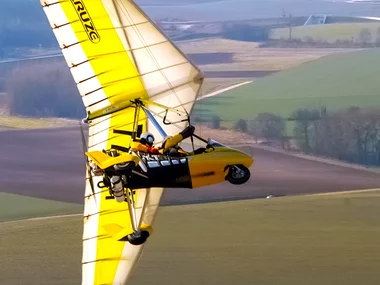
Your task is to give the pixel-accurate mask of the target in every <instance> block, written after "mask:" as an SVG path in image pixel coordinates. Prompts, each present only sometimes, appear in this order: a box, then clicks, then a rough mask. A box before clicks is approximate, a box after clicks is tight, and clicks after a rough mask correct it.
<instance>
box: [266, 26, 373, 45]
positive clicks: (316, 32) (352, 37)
mask: <svg viewBox="0 0 380 285" xmlns="http://www.w3.org/2000/svg"><path fill="white" fill-rule="evenodd" d="M379 28H380V23H376V22H375V23H337V24H326V25H311V26H298V27H293V29H292V38H293V39H300V40H302V41H307V40H308V38H309V39H312V40H314V41H322V42H329V43H335V42H336V41H337V40H340V41H342V40H346V41H354V42H358V43H360V42H361V41H362V39H361V36H360V32H361V31H362V30H363V29H368V31H369V32H370V36H369V37H368V42H376V41H378V40H380V38H378V37H380V34H379V36H378V29H379ZM270 37H271V38H272V39H285V40H286V39H288V38H289V29H288V28H281V29H274V30H272V32H271V36H270Z"/></svg>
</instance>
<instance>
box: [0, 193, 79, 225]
mask: <svg viewBox="0 0 380 285" xmlns="http://www.w3.org/2000/svg"><path fill="white" fill-rule="evenodd" d="M82 208H83V207H82V206H81V205H77V204H70V203H63V202H57V201H51V200H45V199H38V198H32V197H27V196H20V195H14V194H7V193H1V192H0V222H4V221H10V220H19V219H28V218H35V217H45V216H51V215H63V214H72V213H78V212H80V211H82Z"/></svg>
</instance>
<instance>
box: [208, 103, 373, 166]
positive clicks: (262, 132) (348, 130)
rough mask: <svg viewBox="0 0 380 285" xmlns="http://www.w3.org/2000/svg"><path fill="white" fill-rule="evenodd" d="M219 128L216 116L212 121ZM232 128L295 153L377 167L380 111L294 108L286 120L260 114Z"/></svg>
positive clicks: (272, 115)
mask: <svg viewBox="0 0 380 285" xmlns="http://www.w3.org/2000/svg"><path fill="white" fill-rule="evenodd" d="M288 122H292V123H293V124H292V125H293V130H292V131H293V134H292V135H291V136H287V135H286V125H287V123H288ZM211 124H212V127H214V128H218V127H220V119H219V117H214V118H213V119H212V121H211ZM234 128H235V129H236V130H239V131H243V132H247V133H249V134H251V135H253V136H256V137H257V138H260V139H266V140H268V141H271V142H273V143H275V144H277V145H280V146H281V147H282V148H284V149H288V148H289V145H290V143H291V142H294V143H295V144H296V147H297V149H298V150H300V151H302V152H304V153H308V154H312V155H318V156H325V157H331V158H336V159H339V160H344V161H347V162H352V163H358V164H363V165H376V166H377V165H380V109H374V108H359V107H351V108H347V109H343V110H339V111H331V112H328V111H327V109H326V108H325V107H323V108H320V109H297V110H295V111H294V112H293V113H292V114H291V116H289V117H287V118H283V117H280V116H278V115H276V114H272V113H261V114H258V115H257V116H256V118H255V119H253V120H243V119H240V120H238V121H237V122H236V123H235V126H234Z"/></svg>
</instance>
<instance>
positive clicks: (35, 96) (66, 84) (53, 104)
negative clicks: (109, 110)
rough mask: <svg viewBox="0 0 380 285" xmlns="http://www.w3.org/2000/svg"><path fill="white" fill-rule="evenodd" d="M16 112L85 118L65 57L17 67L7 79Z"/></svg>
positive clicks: (10, 99) (19, 114)
mask: <svg viewBox="0 0 380 285" xmlns="http://www.w3.org/2000/svg"><path fill="white" fill-rule="evenodd" d="M6 91H7V94H8V96H9V101H10V106H9V109H10V112H11V114H12V115H18V116H28V117H58V118H83V117H85V116H86V112H85V109H84V107H83V103H82V99H81V96H80V94H79V92H78V89H77V87H76V84H75V82H74V80H73V78H72V75H71V73H70V71H69V70H68V68H67V65H66V64H65V63H64V61H63V60H55V61H52V60H51V61H49V64H46V63H42V62H38V61H37V62H31V63H28V64H22V65H20V66H19V67H15V68H14V69H13V71H12V72H11V73H10V74H9V75H8V77H7V79H6Z"/></svg>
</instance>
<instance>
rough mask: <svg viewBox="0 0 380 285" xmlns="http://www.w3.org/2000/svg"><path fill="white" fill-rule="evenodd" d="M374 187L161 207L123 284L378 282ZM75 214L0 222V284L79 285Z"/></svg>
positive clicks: (378, 212) (379, 196) (379, 195)
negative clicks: (62, 216) (128, 278)
mask: <svg viewBox="0 0 380 285" xmlns="http://www.w3.org/2000/svg"><path fill="white" fill-rule="evenodd" d="M379 204H380V192H379V191H373V192H361V193H346V194H332V195H315V196H299V197H284V198H274V199H262V200H247V201H237V202H223V203H213V204H199V205H189V206H174V207H162V208H160V210H159V213H158V217H157V220H156V224H155V226H156V230H155V234H154V236H152V237H151V238H150V240H149V243H148V244H147V246H146V248H145V252H144V254H143V256H142V259H141V260H140V263H139V265H138V267H137V270H136V271H135V274H134V275H133V277H132V280H131V282H130V283H129V284H136V285H138V284H184V285H186V284H210V285H213V284H215V285H216V284H217V285H223V284H239V285H241V284H249V285H251V284H265V285H271V284H273V285H274V284H281V285H283V284H289V285H294V284H308V285H314V284H316V285H319V284H345V285H351V284H352V285H356V284H366V285H371V284H374V285H375V284H378V280H379V277H380V273H379V270H378V268H379V266H380V258H379V255H380V243H379V242H378V236H379V234H380V232H379V231H380V218H379V217H380V208H379ZM81 235H82V218H81V217H70V218H57V219H48V220H33V221H18V222H11V223H3V224H0V237H1V244H2V246H1V247H0V256H1V257H2V258H1V259H0V276H1V280H2V283H4V284H7V285H13V284H30V285H33V284H39V285H43V284H49V285H50V284H80V278H81Z"/></svg>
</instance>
